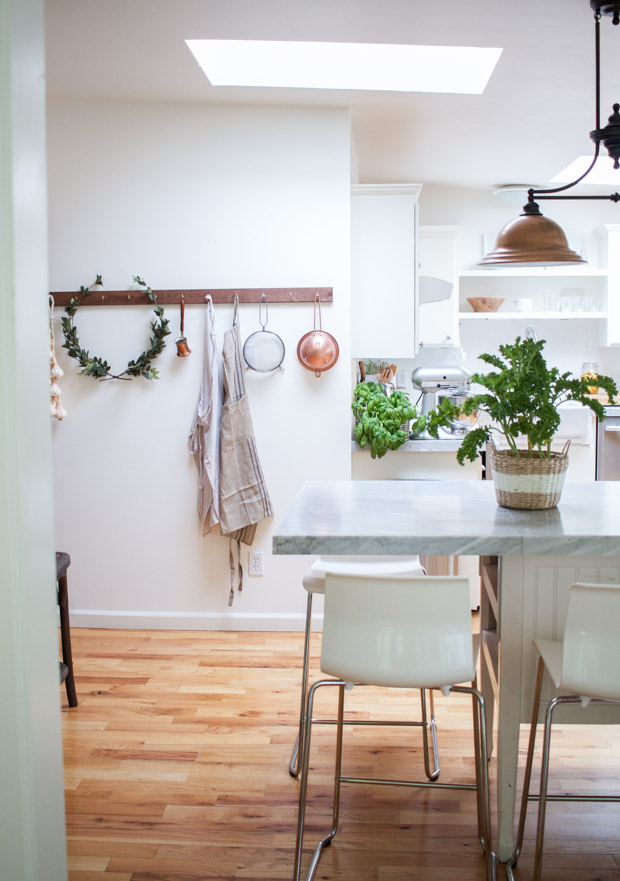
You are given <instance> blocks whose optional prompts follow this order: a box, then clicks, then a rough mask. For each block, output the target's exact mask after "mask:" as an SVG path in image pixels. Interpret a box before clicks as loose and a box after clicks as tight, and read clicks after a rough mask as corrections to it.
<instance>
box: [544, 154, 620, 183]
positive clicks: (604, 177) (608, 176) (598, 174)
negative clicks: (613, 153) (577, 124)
mask: <svg viewBox="0 0 620 881" xmlns="http://www.w3.org/2000/svg"><path fill="white" fill-rule="evenodd" d="M591 163H592V156H579V158H578V159H575V161H574V162H571V164H570V165H567V167H566V168H565V169H563V171H560V172H559V173H558V174H556V176H555V177H552V178H551V183H553V184H555V183H558V184H568V183H571V182H572V181H574V180H577V178H578V177H580V176H581V175H582V174H584V173H585V171H586V169H587V168H588V166H589V165H590V164H591ZM586 183H587V184H599V185H601V186H620V171H619V170H618V169H615V168H614V163H613V159H612V158H611V157H610V156H607V155H602V154H601V155H600V156H599V157H598V159H597V160H596V165H595V166H594V168H593V169H592V171H591V172H590V174H589V175H588V177H587V178H586V180H584V184H586Z"/></svg>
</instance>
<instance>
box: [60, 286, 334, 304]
mask: <svg viewBox="0 0 620 881" xmlns="http://www.w3.org/2000/svg"><path fill="white" fill-rule="evenodd" d="M153 290H154V293H155V294H156V295H157V302H158V303H159V304H160V305H161V306H172V305H174V304H175V303H176V304H179V303H181V302H184V303H185V304H186V305H187V306H191V305H196V304H198V303H201V304H204V303H205V301H206V298H207V296H208V295H210V296H211V299H212V300H213V302H214V303H232V302H233V301H234V299H235V295H236V296H238V297H239V302H240V303H258V302H259V301H260V298H261V297H262V296H263V294H264V295H265V296H266V297H267V302H268V303H270V304H271V303H313V302H314V298H315V296H316V295H317V294H318V295H319V297H320V298H321V303H333V301H334V289H333V288H219V289H215V290H206V289H205V290H198V289H193V290H186V291H182V290H178V291H171V290H168V291H158V290H155V289H153ZM78 294H79V291H52V292H51V293H50V296H52V297H53V298H54V305H55V306H68V305H69V303H70V301H71V298H72V297H76V296H77V295H78ZM140 305H145V306H148V305H151V306H152V303H151V301H150V300H149V298H148V295H147V294H146V293H145V292H144V291H142V290H135V291H134V290H127V291H106V290H105V289H104V290H100V291H93V292H92V293H91V294H90V296H88V297H86V298H85V299H84V300H83V301H82V302H81V303H80V309H81V308H82V306H140Z"/></svg>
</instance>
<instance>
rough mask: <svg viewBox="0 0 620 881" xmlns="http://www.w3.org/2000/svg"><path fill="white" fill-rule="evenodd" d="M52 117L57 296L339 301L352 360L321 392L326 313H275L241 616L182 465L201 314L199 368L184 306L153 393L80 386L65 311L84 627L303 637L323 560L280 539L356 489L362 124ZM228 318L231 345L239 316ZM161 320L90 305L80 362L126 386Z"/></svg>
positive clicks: (137, 383) (262, 117) (64, 468)
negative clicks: (354, 352) (318, 485)
mask: <svg viewBox="0 0 620 881" xmlns="http://www.w3.org/2000/svg"><path fill="white" fill-rule="evenodd" d="M48 119H49V125H48V141H49V143H48V156H49V225H50V276H51V280H50V284H51V290H73V289H75V290H77V289H79V286H80V284H90V283H91V282H92V281H93V280H94V277H95V274H96V273H101V274H102V275H103V278H104V285H105V286H106V287H107V288H108V289H124V288H126V287H127V285H128V284H129V283H130V281H131V276H132V275H134V274H139V275H141V276H142V277H143V278H144V279H145V280H146V281H147V282H148V283H149V284H150V285H151V286H152V287H153V288H154V289H157V288H160V289H166V288H219V287H223V288H232V287H261V286H265V287H284V286H288V285H290V286H294V287H307V286H313V285H316V286H332V287H333V288H334V303H333V305H324V306H323V310H322V313H323V315H322V317H323V327H324V329H325V330H328V331H330V332H331V333H333V334H334V336H335V337H336V339H337V340H338V342H339V344H340V360H339V362H338V363H337V364H336V366H335V367H334V368H332V370H330V371H328V372H326V373H325V374H324V375H323V376H322V377H321V378H320V379H317V378H316V377H315V376H314V374H313V373H310V372H308V371H306V370H304V369H303V368H302V367H301V365H300V364H299V363H298V361H297V357H296V346H297V342H298V340H299V338H300V337H301V336H302V335H303V333H305V332H306V331H308V330H310V329H311V328H312V326H313V308H312V305H311V304H292V305H291V304H286V305H274V304H272V305H271V306H270V307H269V324H268V329H269V330H273V331H274V332H276V333H278V334H279V335H280V336H281V337H282V338H283V340H284V343H285V346H286V357H285V362H284V367H285V372H284V373H280V372H276V373H274V374H269V375H259V374H253V373H247V374H246V379H247V387H248V393H249V397H250V405H251V409H252V416H253V420H254V427H255V432H256V438H257V443H258V449H259V453H260V457H261V463H262V466H263V470H264V472H265V477H266V481H267V484H268V487H269V490H270V493H271V497H272V501H273V506H274V512H275V513H274V516H273V517H272V518H270V519H269V520H268V521H263V522H262V523H261V524H260V525H259V529H258V532H257V537H256V540H255V543H254V548H255V549H258V550H263V551H264V553H265V575H264V577H262V578H256V577H254V578H248V577H247V576H246V579H245V586H244V591H243V593H242V594H237V596H236V599H235V603H234V605H233V607H232V610H229V609H228V608H227V598H228V591H229V584H230V579H229V566H228V540H227V539H225V538H223V537H221V536H220V535H219V534H211V535H209V536H207V537H206V538H205V539H202V538H201V536H200V531H199V524H198V520H197V516H196V511H195V504H196V486H197V482H196V472H195V468H194V464H193V460H192V459H191V458H190V456H189V453H188V448H187V436H188V432H189V428H190V425H191V420H192V415H193V411H194V406H195V403H196V398H197V396H198V391H199V386H200V376H201V370H202V340H203V329H204V317H205V316H204V308H203V307H198V306H194V307H187V308H186V316H185V334H186V336H187V338H188V341H189V345H190V347H191V349H192V354H191V355H190V356H189V357H188V358H177V357H176V347H175V345H174V339H175V337H176V336H178V335H179V332H178V331H179V310H178V307H172V308H169V309H167V310H166V315H167V317H168V318H169V319H170V321H171V329H172V331H173V333H172V335H171V336H170V337H168V345H167V348H166V349H165V351H164V353H163V355H162V356H160V358H159V360H158V362H156V366H157V367H158V368H159V369H160V371H161V378H160V379H159V380H157V381H153V382H150V383H149V382H147V381H145V380H141V379H134V380H132V381H131V382H103V383H101V382H98V381H96V380H94V379H92V378H90V377H82V376H78V375H77V364H76V363H75V362H74V361H71V360H70V359H68V358H67V357H65V352H64V350H63V349H62V348H61V345H62V342H63V337H62V333H61V332H60V329H59V320H60V316H61V314H62V310H61V309H57V310H56V312H57V321H56V324H57V329H56V334H57V350H58V352H59V360H60V363H61V366H62V367H63V369H64V370H65V377H64V378H63V380H61V387H62V393H63V403H64V405H65V407H66V409H67V411H68V416H67V418H66V419H65V420H64V421H63V422H61V423H57V424H55V425H54V454H55V481H56V492H55V495H56V530H57V535H56V545H57V547H58V548H59V549H64V550H67V551H68V552H69V553H70V554H71V557H72V566H71V570H70V573H69V574H70V584H69V590H70V605H71V612H72V624H74V625H80V624H82V625H92V626H98V625H101V626H115V627H125V626H140V627H149V626H152V627H164V626H165V627H179V628H186V627H187V628H202V627H206V628H231V629H244V628H247V629H263V628H264V629H274V628H278V627H282V628H285V629H288V628H291V627H301V625H302V622H303V607H304V596H303V591H301V590H300V589H299V584H300V576H301V574H302V572H303V570H304V568H305V566H306V565H307V562H308V561H307V560H306V559H304V558H301V557H299V558H283V557H273V556H272V555H271V536H272V532H273V529H274V527H275V525H277V524H278V522H279V521H280V520H281V519H282V518H283V516H284V515H285V513H286V511H287V509H288V507H289V505H290V504H291V502H292V500H293V498H294V497H295V495H296V493H297V492H298V490H299V489H300V487H301V486H302V484H303V482H304V481H305V480H307V479H313V478H319V477H320V478H328V479H338V478H344V479H347V478H348V477H349V474H350V445H349V428H350V412H349V406H350V388H349V386H350V361H349V359H350V345H349V337H350V330H349V317H350V302H349V211H350V207H349V206H350V200H349V185H350V138H349V116H348V112H347V111H346V110H341V109H300V108H244V107H239V108H236V107H214V106H212V107H203V106H197V105H196V106H195V105H172V104H170V105H164V104H161V105H159V104H132V103H103V102H102V103H96V104H95V103H82V102H58V103H52V105H51V106H50V107H49V111H48ZM215 311H216V325H217V331H218V337H219V340H220V344H221V340H222V336H223V334H224V332H225V331H226V330H227V329H228V328H229V326H230V324H231V319H232V308H231V307H228V306H216V307H215ZM152 317H153V316H152V313H150V312H149V311H148V310H146V309H145V308H144V307H105V308H96V309H95V308H82V309H80V310H79V312H78V315H77V320H76V324H77V327H78V331H79V335H80V340H81V343H82V345H83V346H84V347H85V348H88V349H89V350H90V351H91V353H93V354H97V355H100V356H102V357H105V358H106V359H107V360H108V362H110V363H111V364H112V366H113V368H115V370H116V368H118V369H119V370H122V369H123V367H124V366H125V364H126V363H127V360H128V359H129V358H131V357H135V356H136V355H137V354H139V352H140V351H141V350H142V347H143V345H144V343H145V342H146V339H147V335H146V331H147V327H148V322H149V321H150V320H151V318H152ZM255 330H259V323H258V309H257V307H255V306H247V305H246V306H242V307H241V336H242V340H245V338H246V337H247V336H249V334H250V333H252V332H253V331H255ZM244 557H245V558H246V560H247V548H245V547H244ZM246 560H244V562H245V561H246Z"/></svg>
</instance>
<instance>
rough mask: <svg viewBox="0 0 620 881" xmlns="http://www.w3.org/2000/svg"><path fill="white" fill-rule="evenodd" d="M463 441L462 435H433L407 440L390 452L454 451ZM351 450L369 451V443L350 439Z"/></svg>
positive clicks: (357, 451)
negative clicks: (440, 436)
mask: <svg viewBox="0 0 620 881" xmlns="http://www.w3.org/2000/svg"><path fill="white" fill-rule="evenodd" d="M462 442H463V438H462V437H442V438H440V439H438V440H436V439H435V438H433V437H429V438H416V439H415V440H408V441H405V443H404V444H403V445H402V446H401V447H399V448H398V449H397V450H390V452H392V453H456V451H457V450H458V449H459V448H460V446H461V443H462ZM351 450H352V452H354V453H370V445H367V446H365V447H360V445H359V444H358V443H357V442H356V441H351Z"/></svg>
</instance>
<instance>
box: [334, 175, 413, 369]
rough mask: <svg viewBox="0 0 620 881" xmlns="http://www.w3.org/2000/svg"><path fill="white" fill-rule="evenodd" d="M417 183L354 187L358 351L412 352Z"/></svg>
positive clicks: (354, 339)
mask: <svg viewBox="0 0 620 881" xmlns="http://www.w3.org/2000/svg"><path fill="white" fill-rule="evenodd" d="M421 189H422V187H421V185H419V184H403V185H399V186H392V185H385V186H384V185H381V184H360V185H356V186H354V187H352V190H351V347H352V353H353V355H354V357H364V358H371V357H372V358H386V359H390V360H395V359H398V358H411V357H413V355H414V353H415V349H416V335H415V313H416V305H415V291H416V284H417V274H418V271H417V227H418V198H419V195H420V190H421Z"/></svg>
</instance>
